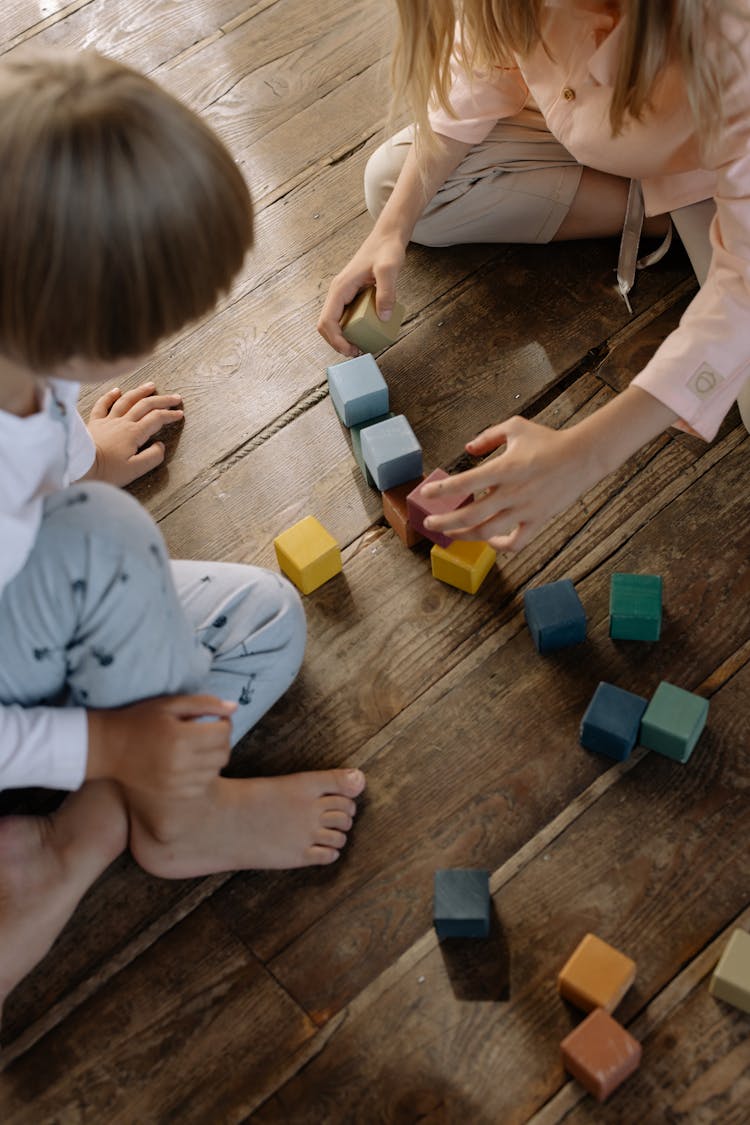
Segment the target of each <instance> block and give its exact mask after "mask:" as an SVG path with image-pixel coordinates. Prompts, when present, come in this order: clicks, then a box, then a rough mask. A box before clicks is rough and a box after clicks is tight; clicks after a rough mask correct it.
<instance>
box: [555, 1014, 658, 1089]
mask: <svg viewBox="0 0 750 1125" xmlns="http://www.w3.org/2000/svg"><path fill="white" fill-rule="evenodd" d="M560 1050H561V1051H562V1057H563V1063H564V1064H565V1069H566V1070H567V1071H568V1072H569V1073H570V1074H572V1075H573V1077H574V1078H575V1079H576V1081H577V1082H580V1083H581V1085H582V1086H583V1088H584V1089H585V1090H588V1092H589V1093H590V1094H593V1095H594V1097H595V1098H596V1099H597V1101H600V1102H603V1101H605V1099H606V1098H608V1097H609V1095H610V1094H611V1093H612V1092H613V1090H616V1089H617V1087H618V1086H619V1085H620V1084H621V1083H623V1082H624V1081H625V1079H626V1078H629V1077H630V1075H631V1074H633V1073H634V1071H636V1070H637V1069H638V1066H639V1064H640V1061H641V1045H640V1043H639V1042H638V1040H637V1039H634V1038H633V1036H632V1035H630V1034H629V1032H627V1031H626V1030H625V1028H624V1027H621V1026H620V1024H619V1023H618V1022H617V1020H614V1019H612V1017H611V1016H610V1015H609V1014H608V1013H607V1012H605V1011H604V1009H603V1008H597V1009H596V1010H595V1011H593V1012H591V1014H590V1015H588V1016H587V1017H586V1019H585V1020H584V1021H583V1023H581V1024H579V1025H578V1027H577V1028H575V1030H574V1031H571V1033H570V1035H568V1036H567V1037H566V1038H565V1039H563V1041H562V1043H561V1044H560Z"/></svg>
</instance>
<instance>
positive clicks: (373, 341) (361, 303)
mask: <svg viewBox="0 0 750 1125" xmlns="http://www.w3.org/2000/svg"><path fill="white" fill-rule="evenodd" d="M405 312H406V310H405V309H404V306H403V305H401V304H399V302H398V301H396V303H395V304H394V306H393V312H392V313H391V319H390V320H381V319H380V317H379V316H378V314H377V313H376V311H375V289H374V288H373V286H370V287H369V289H363V290H362V291H361V293H358V294H357V296H356V297H355V298H354V300H353V301H352V303H351V304H350V305H347V307H346V309H345V310H344V315H343V316H342V318H341V331H342V333H343V335H344V337H345V338H346V339H347V340H348V341H349V343H350V344H355V345H356V347H358V348H360V349H361V350H362V351H363V352H380V351H382V350H383V348H387V347H388V345H389V344H393V343H394V342H395V340H396V337H397V336H398V332H399V329H400V327H401V321H402V320H403V319H404V314H405Z"/></svg>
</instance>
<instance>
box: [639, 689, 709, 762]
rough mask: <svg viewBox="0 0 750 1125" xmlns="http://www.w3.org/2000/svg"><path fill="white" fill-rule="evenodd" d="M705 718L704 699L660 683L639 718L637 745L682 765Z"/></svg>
mask: <svg viewBox="0 0 750 1125" xmlns="http://www.w3.org/2000/svg"><path fill="white" fill-rule="evenodd" d="M707 715H708V700H707V699H703V698H702V697H701V696H700V695H695V694H694V693H693V692H692V691H685V689H684V688H679V687H675V686H674V684H668V683H667V682H666V680H662V682H661V683H660V684H659V686H658V688H657V689H656V691H655V692H654V695H653V698H652V700H651V702H650V703H649V705H648V707H647V708H646V710H645V712H644V715H643V718H642V719H641V737H640V742H641V746H645V747H647V749H649V750H656V751H657V752H658V753H659V754H665V755H666V757H667V758H674V759H675V761H677V762H686V761H687V760H688V758H689V757H690V755H691V754H692V752H693V749H694V747H695V744H696V742H697V741H698V739H699V738H700V735H701V731H702V730H703V728H704V726H705V725H706V717H707Z"/></svg>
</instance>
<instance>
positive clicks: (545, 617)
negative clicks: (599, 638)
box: [523, 578, 586, 652]
mask: <svg viewBox="0 0 750 1125" xmlns="http://www.w3.org/2000/svg"><path fill="white" fill-rule="evenodd" d="M523 608H524V612H525V614H526V623H527V625H528V626H529V631H530V633H531V636H532V637H533V639H534V644H535V645H536V647H537V649H538V651H539V652H554V651H555V650H556V649H559V648H568V646H569V645H577V644H580V642H581V641H583V640H585V639H586V614H585V612H584V609H583V606H582V605H581V599H580V598H579V597H578V594H577V593H576V588H575V586H574V585H573V583H572V582H571V581H570V579H569V578H561V579H560V581H559V582H550V583H548V584H547V585H546V586H536V587H535V588H534V589H533V590H527V591H526V593H525V594H524V596H523Z"/></svg>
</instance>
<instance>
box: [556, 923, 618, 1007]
mask: <svg viewBox="0 0 750 1125" xmlns="http://www.w3.org/2000/svg"><path fill="white" fill-rule="evenodd" d="M634 980H635V961H631V959H630V957H626V956H625V954H624V953H620V951H619V949H615V948H614V947H613V946H611V945H608V944H607V942H606V941H602V939H601V938H598V937H597V936H596V935H595V934H586V936H585V937H584V938H582V940H581V941H580V942H579V944H578V945H577V946H576V948H575V949H574V950H573V952H572V953H571V955H570V957H569V958H568V960H567V961H566V962H565V964H564V965H563V967H562V969H561V970H560V972H559V973H558V976H557V991H558V992H559V993H560V995H561V996H563V997H564V998H565V999H566V1000H569V1001H570V1002H571V1004H575V1006H576V1007H577V1008H581V1009H583V1011H584V1012H590V1011H592V1010H593V1009H594V1008H604V1010H605V1012H613V1011H614V1010H615V1008H616V1007H617V1005H618V1004H619V1003H620V1001H621V1000H622V998H623V996H624V995H625V993H626V992H627V990H628V989H629V988H630V986H631V984H632V983H633V981H634Z"/></svg>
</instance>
